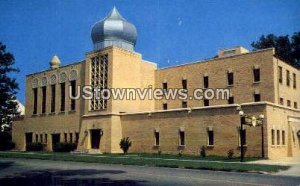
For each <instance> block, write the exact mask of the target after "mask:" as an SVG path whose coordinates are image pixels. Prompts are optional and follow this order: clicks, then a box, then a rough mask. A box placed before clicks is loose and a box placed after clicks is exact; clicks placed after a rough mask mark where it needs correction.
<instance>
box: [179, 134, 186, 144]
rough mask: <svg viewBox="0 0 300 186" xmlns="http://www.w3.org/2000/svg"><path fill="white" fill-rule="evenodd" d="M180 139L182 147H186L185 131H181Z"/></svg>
mask: <svg viewBox="0 0 300 186" xmlns="http://www.w3.org/2000/svg"><path fill="white" fill-rule="evenodd" d="M179 138H180V141H179V145H180V146H184V145H185V134H184V131H179Z"/></svg>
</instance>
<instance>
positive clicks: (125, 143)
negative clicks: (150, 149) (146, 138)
mask: <svg viewBox="0 0 300 186" xmlns="http://www.w3.org/2000/svg"><path fill="white" fill-rule="evenodd" d="M131 144H132V143H131V141H130V140H129V137H127V138H122V139H121V141H120V148H121V149H122V150H123V153H124V154H127V152H128V149H129V147H131Z"/></svg>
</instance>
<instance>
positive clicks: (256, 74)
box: [253, 68, 260, 82]
mask: <svg viewBox="0 0 300 186" xmlns="http://www.w3.org/2000/svg"><path fill="white" fill-rule="evenodd" d="M253 77H254V82H260V69H259V68H257V69H253Z"/></svg>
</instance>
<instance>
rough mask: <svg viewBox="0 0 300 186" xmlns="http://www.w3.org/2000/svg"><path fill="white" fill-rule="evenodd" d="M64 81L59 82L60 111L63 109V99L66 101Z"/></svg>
mask: <svg viewBox="0 0 300 186" xmlns="http://www.w3.org/2000/svg"><path fill="white" fill-rule="evenodd" d="M65 91H66V83H61V84H60V111H62V112H63V111H65V104H66V103H65V101H66V95H65Z"/></svg>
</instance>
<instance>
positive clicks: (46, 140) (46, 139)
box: [45, 134, 48, 144]
mask: <svg viewBox="0 0 300 186" xmlns="http://www.w3.org/2000/svg"><path fill="white" fill-rule="evenodd" d="M45 143H46V144H47V143H48V135H47V134H45Z"/></svg>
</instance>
